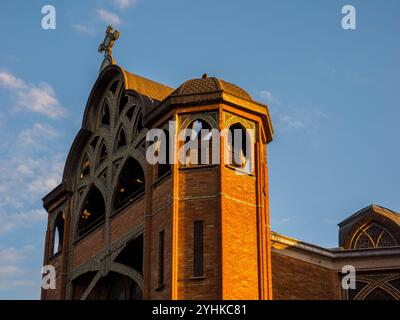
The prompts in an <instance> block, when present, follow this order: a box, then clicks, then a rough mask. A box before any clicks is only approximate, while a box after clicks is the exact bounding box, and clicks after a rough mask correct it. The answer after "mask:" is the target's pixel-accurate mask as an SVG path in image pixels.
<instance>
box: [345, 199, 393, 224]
mask: <svg viewBox="0 0 400 320" xmlns="http://www.w3.org/2000/svg"><path fill="white" fill-rule="evenodd" d="M382 210H383V211H386V212H387V213H389V214H394V215H396V216H398V217H399V219H400V214H399V213H398V212H396V211H393V210H390V209H387V208H385V207H382V206H380V205H377V204H371V205H369V206H366V207H365V208H362V209H361V210H358V211H357V212H356V213H354V214H352V215H351V216H349V217H347V218H346V219H344V220H343V221H341V222H340V223H339V224H338V226H339V227H341V226H343V225H345V224H346V223H348V222H350V221H351V220H353V219H355V218H357V217H360V216H362V215H363V214H365V213H367V212H370V211H373V212H377V211H382Z"/></svg>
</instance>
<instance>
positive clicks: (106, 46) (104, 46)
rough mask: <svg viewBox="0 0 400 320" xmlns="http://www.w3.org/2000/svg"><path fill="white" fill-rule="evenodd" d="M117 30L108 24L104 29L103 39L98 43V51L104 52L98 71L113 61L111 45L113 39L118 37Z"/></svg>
mask: <svg viewBox="0 0 400 320" xmlns="http://www.w3.org/2000/svg"><path fill="white" fill-rule="evenodd" d="M119 34H120V33H119V31H118V30H114V29H113V27H112V26H108V27H107V29H106V35H105V37H104V40H103V42H102V43H100V45H99V49H98V51H99V52H104V60H103V63H102V64H101V67H100V72H101V71H103V69H104V68H105V67H107V66H108V65H109V64H113V63H114V59H113V57H112V47H113V45H114V41H115V40H117V39H118V38H119Z"/></svg>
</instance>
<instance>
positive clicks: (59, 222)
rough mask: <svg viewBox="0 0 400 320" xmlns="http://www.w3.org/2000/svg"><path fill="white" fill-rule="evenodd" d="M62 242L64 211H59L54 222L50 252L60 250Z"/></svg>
mask: <svg viewBox="0 0 400 320" xmlns="http://www.w3.org/2000/svg"><path fill="white" fill-rule="evenodd" d="M63 244H64V213H63V212H60V213H58V215H57V218H56V220H55V223H54V228H53V245H52V252H51V253H52V254H56V253H58V252H60V251H61V250H62V248H63Z"/></svg>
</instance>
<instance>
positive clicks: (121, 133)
mask: <svg viewBox="0 0 400 320" xmlns="http://www.w3.org/2000/svg"><path fill="white" fill-rule="evenodd" d="M125 145H126V136H125V131H124V129H123V128H121V130H119V134H118V142H117V148H118V149H119V148H121V147H123V146H125Z"/></svg>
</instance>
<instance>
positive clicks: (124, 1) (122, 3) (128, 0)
mask: <svg viewBox="0 0 400 320" xmlns="http://www.w3.org/2000/svg"><path fill="white" fill-rule="evenodd" d="M113 1H114V3H115V4H116V5H117V6H118V7H119V8H121V9H126V8H128V7H130V6H133V5H136V4H137V3H138V0H113Z"/></svg>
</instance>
